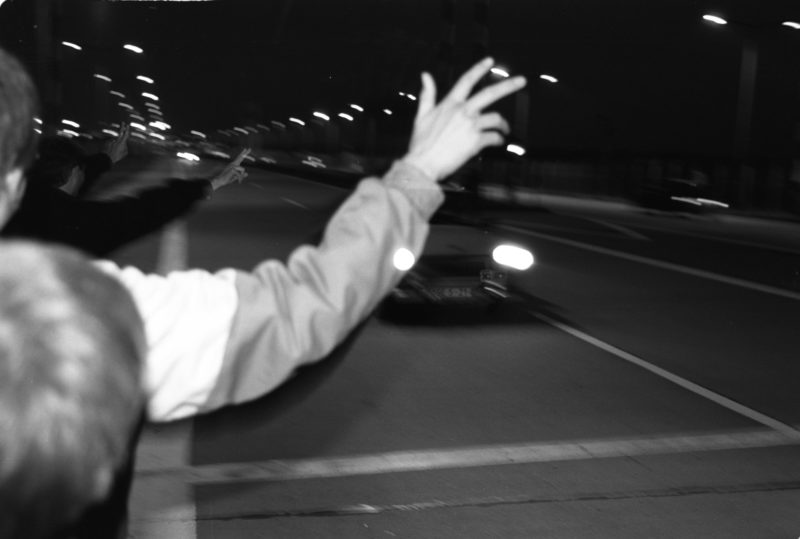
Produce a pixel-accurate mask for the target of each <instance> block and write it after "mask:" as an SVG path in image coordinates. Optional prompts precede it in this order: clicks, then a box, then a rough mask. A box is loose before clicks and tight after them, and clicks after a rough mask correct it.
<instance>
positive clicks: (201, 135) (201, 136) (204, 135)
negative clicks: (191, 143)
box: [189, 129, 206, 138]
mask: <svg viewBox="0 0 800 539" xmlns="http://www.w3.org/2000/svg"><path fill="white" fill-rule="evenodd" d="M189 133H191V134H192V135H194V136H196V137H200V138H206V134H205V133H202V132H200V131H195V130H194V129H192V130H191V131H189Z"/></svg>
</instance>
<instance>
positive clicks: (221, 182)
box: [211, 148, 250, 191]
mask: <svg viewBox="0 0 800 539" xmlns="http://www.w3.org/2000/svg"><path fill="white" fill-rule="evenodd" d="M248 155H250V148H245V149H244V150H242V151H241V152H239V155H237V156H236V157H234V159H233V161H231V162H230V163H228V164H227V165H226V166H225V168H223V169H222V170H221V171H220V172H219V174H217V175H216V176H214V177H213V178H211V187H213V189H214V191H216V190H217V189H219V188H220V187H225V186H226V185H230V184H231V183H234V182H236V183H240V182H241V181H242V180H244V179H245V178H246V177H247V171H246V170H245V169H244V167H243V166H242V162H243V161H244V160H245V158H246V157H247V156H248Z"/></svg>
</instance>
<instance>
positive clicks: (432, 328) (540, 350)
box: [115, 162, 800, 538]
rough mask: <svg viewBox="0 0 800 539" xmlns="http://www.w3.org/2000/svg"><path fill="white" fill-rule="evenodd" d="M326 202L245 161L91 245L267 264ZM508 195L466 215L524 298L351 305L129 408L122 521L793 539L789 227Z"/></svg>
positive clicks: (468, 533)
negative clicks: (223, 374) (250, 381)
mask: <svg viewBox="0 0 800 539" xmlns="http://www.w3.org/2000/svg"><path fill="white" fill-rule="evenodd" d="M208 170H209V169H200V168H197V167H195V168H188V167H187V166H186V165H182V164H177V163H171V162H169V163H168V162H159V163H158V164H157V166H156V167H155V168H154V169H152V170H151V171H150V173H148V174H147V175H144V176H143V178H151V179H152V181H158V180H157V178H158V177H159V176H163V174H165V173H167V172H169V173H170V174H186V175H202V173H207V172H208ZM147 181H150V180H147V179H143V180H142V182H143V183H147ZM487 191H488V192H490V193H491V189H488V190H487ZM345 193H346V191H343V190H342V189H335V188H333V187H331V186H330V185H326V184H324V183H319V182H312V181H308V180H305V179H302V178H299V177H297V176H296V175H288V174H278V173H272V172H266V171H259V170H255V169H253V170H251V177H250V178H249V180H248V182H246V183H245V184H243V185H241V186H232V187H230V188H228V189H226V190H224V191H221V192H219V193H218V194H217V195H215V197H214V199H213V200H211V201H209V202H208V203H207V204H204V205H202V206H201V207H200V208H198V211H197V212H196V214H194V215H192V216H191V217H190V218H188V219H186V220H183V221H180V222H178V223H176V224H175V225H173V226H172V227H171V228H170V229H169V230H167V231H165V232H164V233H163V234H159V235H156V236H153V237H150V238H145V239H143V240H142V241H140V242H137V244H134V245H131V246H130V247H129V248H126V249H124V250H123V251H121V252H120V253H118V254H117V255H116V256H115V259H117V260H118V261H120V262H121V263H134V264H136V265H139V266H141V267H143V268H145V269H149V270H154V271H156V270H157V271H168V270H169V269H175V268H180V267H184V266H189V267H202V268H206V269H211V270H213V269H217V268H220V267H224V266H228V265H234V266H238V267H245V268H246V267H250V266H252V264H254V263H255V262H257V261H258V260H260V259H262V258H264V257H274V258H284V257H285V256H286V255H287V254H288V253H289V252H290V251H291V249H292V248H293V247H294V246H296V245H297V244H298V243H302V242H303V241H304V240H305V239H307V238H308V237H309V236H310V235H311V234H313V233H315V232H316V231H318V229H319V227H320V226H321V224H323V223H324V222H325V220H326V218H327V216H328V215H330V212H331V211H332V209H333V208H335V206H336V203H337V202H338V201H340V200H341V197H342V196H344V194H345ZM498 193H499V194H498ZM515 198H516V201H515V203H514V204H507V202H508V201H507V200H504V199H503V196H502V192H501V191H495V196H494V197H493V198H492V200H494V203H493V204H486V205H482V206H481V207H480V208H479V209H476V211H474V212H472V213H471V214H469V215H467V216H466V217H465V219H466V220H468V221H472V222H473V223H476V224H480V225H481V226H482V228H483V229H484V230H485V231H486V233H487V234H491V235H494V236H497V237H505V238H508V239H513V240H515V241H517V242H518V243H521V242H525V243H526V244H527V245H530V246H531V248H532V249H533V250H534V252H535V255H536V257H537V266H536V268H535V271H533V272H531V274H530V275H528V276H526V277H524V278H523V279H522V286H523V288H524V289H525V291H526V292H527V293H528V294H529V295H530V301H529V302H527V303H525V304H524V306H522V307H520V308H519V309H510V310H507V311H502V313H497V312H488V313H487V312H478V313H468V314H465V312H464V311H463V310H462V309H456V310H441V311H439V310H437V311H435V312H431V311H425V312H421V313H420V315H419V316H418V317H414V318H412V319H410V320H409V319H404V320H391V319H388V320H387V319H382V318H380V317H377V316H376V317H372V318H370V319H369V320H368V321H367V322H366V323H365V324H364V325H363V326H362V327H361V328H359V330H358V331H357V332H355V333H354V334H353V336H352V337H351V338H350V339H349V340H348V341H347V342H346V343H345V344H344V345H343V346H342V347H340V348H339V349H338V350H337V351H336V352H335V353H334V354H332V355H331V356H330V357H328V358H326V359H325V360H324V361H322V362H321V363H319V364H318V365H315V366H312V367H309V368H306V369H303V370H302V371H301V372H299V373H298V375H297V376H296V377H295V378H293V379H292V380H291V381H289V382H288V383H287V384H285V385H284V386H282V387H281V388H279V389H278V390H277V391H275V392H273V393H272V394H271V395H268V396H265V397H264V398H262V399H259V400H257V401H255V402H252V403H248V404H245V405H243V406H238V407H232V408H227V409H223V410H220V411H219V412H215V413H213V414H209V415H207V416H203V417H199V418H196V419H195V420H193V421H185V422H180V423H176V424H166V425H150V426H149V427H148V429H147V432H146V435H145V438H144V440H143V442H142V444H141V446H140V448H139V449H140V450H139V467H138V470H137V480H136V484H135V489H134V493H133V499H132V527H131V535H130V536H131V537H170V538H172V537H175V538H179V537H187V538H188V537H204V538H212V537H213V538H228V537H230V538H249V537H253V538H256V537H258V538H261V537H292V538H302V537H346V538H361V537H364V538H367V537H369V538H373V537H381V538H383V537H406V538H450V537H453V538H455V537H459V538H464V537H470V538H471V537H475V538H484V537H492V538H494V537H498V538H499V537H502V538H514V537H519V538H530V537H537V538H538V537H548V538H549V537H552V538H572V537H609V538H628V537H630V538H634V537H636V538H640V537H656V538H661V537H663V538H672V537H678V538H682V537H688V538H693V537H704V538H705V537H720V538H722V537H725V538H732V537H733V538H771V537H775V538H784V537H798V536H800V516H798V515H800V512H799V511H798V510H797V507H798V506H800V431H798V425H800V411H799V410H798V407H797V398H796V390H795V387H796V382H795V381H796V380H797V379H798V376H800V365H798V363H797V362H796V351H797V349H798V346H800V335H798V333H797V332H796V329H795V327H796V320H797V316H798V314H800V312H799V311H798V300H800V280H799V279H798V278H797V277H796V276H797V274H798V270H800V239H798V238H800V235H798V234H797V231H798V228H797V224H796V223H794V222H792V220H791V219H774V218H771V219H765V218H764V216H751V215H740V214H732V213H725V214H721V213H719V214H709V215H700V216H698V215H690V214H685V215H684V214H675V213H654V212H649V211H644V210H642V209H641V208H638V207H635V206H630V205H627V204H621V203H619V202H618V201H602V200H592V199H578V198H573V197H558V196H555V195H541V194H535V193H522V192H518V193H517V194H516V197H515ZM520 202H524V203H520ZM436 233H437V232H436V231H434V232H433V234H436ZM468 237H469V236H468V235H467V234H465V235H464V236H463V237H462V238H459V237H454V238H453V239H452V240H448V241H452V243H453V245H454V246H456V247H458V248H462V249H468V248H469V244H470V242H469V240H468V239H467V238H468Z"/></svg>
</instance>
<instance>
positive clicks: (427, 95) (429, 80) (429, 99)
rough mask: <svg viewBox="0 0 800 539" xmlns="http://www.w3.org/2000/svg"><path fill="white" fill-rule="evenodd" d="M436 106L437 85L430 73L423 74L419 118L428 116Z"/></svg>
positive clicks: (418, 110) (418, 109)
mask: <svg viewBox="0 0 800 539" xmlns="http://www.w3.org/2000/svg"><path fill="white" fill-rule="evenodd" d="M435 106H436V83H435V82H434V81H433V77H431V75H430V73H427V72H424V73H422V90H420V92H419V106H418V107H417V118H421V117H423V116H425V115H426V114H428V113H429V112H430V111H432V110H433V108H434V107H435Z"/></svg>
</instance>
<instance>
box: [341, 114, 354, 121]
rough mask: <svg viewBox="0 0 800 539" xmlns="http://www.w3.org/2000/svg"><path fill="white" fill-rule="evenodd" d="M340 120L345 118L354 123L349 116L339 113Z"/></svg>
mask: <svg viewBox="0 0 800 539" xmlns="http://www.w3.org/2000/svg"><path fill="white" fill-rule="evenodd" d="M339 118H344V119H345V120H348V121H351V122H352V121H353V117H352V116H350V115H349V114H345V113H344V112H340V113H339Z"/></svg>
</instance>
